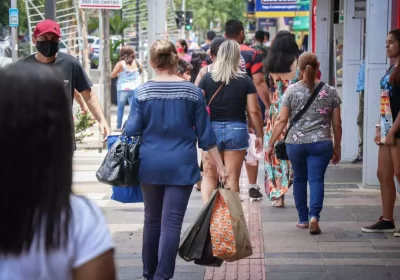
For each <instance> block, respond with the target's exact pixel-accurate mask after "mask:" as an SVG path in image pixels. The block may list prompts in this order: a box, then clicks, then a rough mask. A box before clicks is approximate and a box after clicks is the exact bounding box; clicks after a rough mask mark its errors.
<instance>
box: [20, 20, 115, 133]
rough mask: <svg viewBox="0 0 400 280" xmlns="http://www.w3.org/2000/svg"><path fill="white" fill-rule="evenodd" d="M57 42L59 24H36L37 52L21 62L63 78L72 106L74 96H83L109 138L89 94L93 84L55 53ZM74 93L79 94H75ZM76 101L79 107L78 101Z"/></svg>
mask: <svg viewBox="0 0 400 280" xmlns="http://www.w3.org/2000/svg"><path fill="white" fill-rule="evenodd" d="M60 38H61V30H60V26H59V25H58V23H56V22H54V21H52V20H50V19H46V20H43V21H41V22H39V23H38V24H37V25H36V27H35V30H34V32H33V38H32V42H33V44H35V45H36V49H37V50H38V52H37V53H35V54H33V55H31V56H28V57H26V58H25V59H23V60H21V62H33V63H44V64H48V65H49V66H52V67H55V68H56V70H58V71H59V73H60V74H61V75H63V79H64V85H65V89H66V92H67V94H68V95H69V96H70V98H71V104H72V101H73V98H74V96H75V97H78V98H79V97H81V96H80V95H82V97H83V99H84V100H85V102H86V104H87V106H88V107H89V110H90V112H91V113H92V114H93V116H94V117H95V118H96V120H97V121H98V122H99V124H100V130H101V133H102V134H103V135H104V137H106V136H108V135H109V134H110V128H109V126H108V124H107V121H106V119H105V117H104V114H103V110H102V108H101V106H100V103H99V100H98V98H97V96H96V95H95V94H94V93H93V92H92V86H93V83H92V82H91V81H90V79H89V77H88V76H87V75H86V72H85V70H84V69H83V67H82V65H81V64H80V63H79V61H78V60H77V59H76V58H75V57H73V56H71V55H69V54H66V53H62V52H59V51H58V50H59V42H60ZM77 92H78V93H80V94H77ZM77 101H78V103H81V102H79V100H77ZM81 107H82V106H81Z"/></svg>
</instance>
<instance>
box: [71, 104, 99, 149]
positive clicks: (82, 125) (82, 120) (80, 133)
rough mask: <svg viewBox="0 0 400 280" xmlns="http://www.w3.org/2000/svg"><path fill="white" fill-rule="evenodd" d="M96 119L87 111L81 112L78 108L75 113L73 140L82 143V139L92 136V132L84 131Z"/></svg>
mask: <svg viewBox="0 0 400 280" xmlns="http://www.w3.org/2000/svg"><path fill="white" fill-rule="evenodd" d="M95 123H96V121H95V120H94V119H93V117H92V115H91V114H89V113H82V112H81V110H80V109H79V110H78V112H77V113H76V114H75V140H76V142H77V143H82V142H83V139H84V138H86V137H89V136H92V135H93V133H89V132H86V130H87V129H89V128H91V127H92V126H93V125H94V124H95Z"/></svg>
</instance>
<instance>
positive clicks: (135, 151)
mask: <svg viewBox="0 0 400 280" xmlns="http://www.w3.org/2000/svg"><path fill="white" fill-rule="evenodd" d="M109 145H110V143H109ZM139 147H140V139H139V138H138V137H137V138H131V137H128V136H126V135H124V134H121V135H120V136H119V137H118V138H117V139H116V140H115V141H114V143H113V144H112V145H111V147H110V148H109V151H108V153H107V155H106V157H105V159H104V161H103V163H102V164H101V166H100V168H99V169H98V170H97V172H96V177H97V180H98V181H99V182H101V183H104V184H109V185H113V186H120V187H123V186H132V185H139V180H138V173H139Z"/></svg>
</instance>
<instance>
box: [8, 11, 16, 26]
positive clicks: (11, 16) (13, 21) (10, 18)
mask: <svg viewBox="0 0 400 280" xmlns="http://www.w3.org/2000/svg"><path fill="white" fill-rule="evenodd" d="M8 22H9V24H8V25H9V26H10V27H18V22H19V11H18V9H16V8H10V9H9V10H8Z"/></svg>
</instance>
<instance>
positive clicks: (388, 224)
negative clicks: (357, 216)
mask: <svg viewBox="0 0 400 280" xmlns="http://www.w3.org/2000/svg"><path fill="white" fill-rule="evenodd" d="M361 231H362V232H368V233H375V232H379V233H385V232H395V231H396V227H395V226H394V222H393V221H386V220H384V219H383V217H380V218H379V220H378V221H377V222H376V223H375V224H373V225H371V226H367V227H363V228H361ZM399 237H400V235H399Z"/></svg>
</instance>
